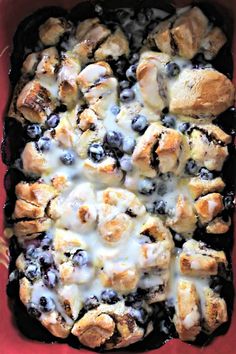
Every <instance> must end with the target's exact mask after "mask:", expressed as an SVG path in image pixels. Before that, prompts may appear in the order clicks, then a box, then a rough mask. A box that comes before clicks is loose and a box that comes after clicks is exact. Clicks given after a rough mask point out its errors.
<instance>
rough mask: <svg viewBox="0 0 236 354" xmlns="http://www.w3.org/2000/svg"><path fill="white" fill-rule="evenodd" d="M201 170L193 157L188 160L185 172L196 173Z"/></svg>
mask: <svg viewBox="0 0 236 354" xmlns="http://www.w3.org/2000/svg"><path fill="white" fill-rule="evenodd" d="M198 171H199V168H198V165H197V164H196V162H195V161H194V160H192V159H190V160H188V162H187V163H186V166H185V172H186V173H188V174H189V175H196V174H197V173H198Z"/></svg>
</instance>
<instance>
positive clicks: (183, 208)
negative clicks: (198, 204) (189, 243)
mask: <svg viewBox="0 0 236 354" xmlns="http://www.w3.org/2000/svg"><path fill="white" fill-rule="evenodd" d="M196 223H197V218H196V215H195V213H194V210H193V207H192V203H190V201H189V200H188V199H187V198H186V197H185V196H183V195H179V196H178V199H177V203H176V211H175V215H174V216H173V217H168V218H167V220H166V225H167V226H169V227H170V228H171V229H173V230H174V231H176V232H178V233H181V234H182V233H183V234H188V233H193V231H194V230H195V228H196Z"/></svg>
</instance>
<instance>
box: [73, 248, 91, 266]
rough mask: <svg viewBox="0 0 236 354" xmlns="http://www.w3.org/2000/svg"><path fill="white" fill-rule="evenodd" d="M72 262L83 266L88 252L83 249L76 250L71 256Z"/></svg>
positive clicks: (86, 262)
mask: <svg viewBox="0 0 236 354" xmlns="http://www.w3.org/2000/svg"><path fill="white" fill-rule="evenodd" d="M72 262H73V263H74V265H76V266H78V267H83V266H85V265H87V264H88V253H87V252H86V251H84V250H77V251H76V252H75V253H74V255H73V257H72Z"/></svg>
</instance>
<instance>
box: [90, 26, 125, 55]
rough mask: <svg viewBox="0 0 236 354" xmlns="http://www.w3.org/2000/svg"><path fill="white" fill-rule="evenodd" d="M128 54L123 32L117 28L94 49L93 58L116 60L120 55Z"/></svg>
mask: <svg viewBox="0 0 236 354" xmlns="http://www.w3.org/2000/svg"><path fill="white" fill-rule="evenodd" d="M122 55H124V56H126V57H128V55H129V43H128V41H127V38H126V36H125V34H124V32H123V31H122V30H121V29H120V28H117V29H116V30H115V32H114V33H112V34H111V35H110V36H109V37H108V38H107V39H106V40H105V42H103V43H102V44H101V45H100V47H99V48H98V49H97V50H96V51H95V53H94V57H95V60H96V61H98V60H109V59H114V60H117V59H118V58H119V57H120V56H122Z"/></svg>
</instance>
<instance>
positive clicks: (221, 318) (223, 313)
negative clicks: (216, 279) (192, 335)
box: [203, 288, 228, 333]
mask: <svg viewBox="0 0 236 354" xmlns="http://www.w3.org/2000/svg"><path fill="white" fill-rule="evenodd" d="M204 297H205V306H204V310H203V318H204V322H203V327H204V329H205V330H206V331H207V332H208V333H212V332H214V331H215V330H216V328H218V327H219V326H220V325H221V324H222V323H224V322H226V321H227V320H228V315H227V307H226V303H225V300H224V299H223V298H220V296H219V295H218V294H216V293H214V292H213V291H212V290H211V289H210V288H206V289H205V290H204Z"/></svg>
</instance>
